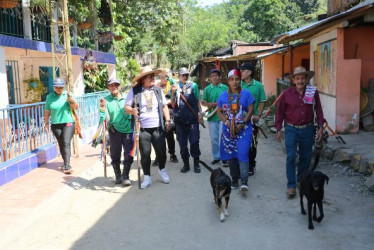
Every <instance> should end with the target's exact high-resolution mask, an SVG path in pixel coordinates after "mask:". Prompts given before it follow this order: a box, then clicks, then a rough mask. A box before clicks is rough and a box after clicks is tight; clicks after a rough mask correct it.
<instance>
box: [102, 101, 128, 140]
mask: <svg viewBox="0 0 374 250" xmlns="http://www.w3.org/2000/svg"><path fill="white" fill-rule="evenodd" d="M104 99H105V100H106V110H107V111H108V114H109V118H110V120H109V122H108V128H109V125H110V124H112V125H113V126H114V128H115V129H116V130H117V131H119V132H121V133H132V131H133V130H132V127H131V115H129V114H127V113H126V112H125V102H126V96H124V95H123V94H122V95H121V98H120V99H117V98H116V97H114V96H113V95H108V96H106V97H105V98H104ZM105 115H106V112H105V111H103V110H100V118H102V119H105Z"/></svg>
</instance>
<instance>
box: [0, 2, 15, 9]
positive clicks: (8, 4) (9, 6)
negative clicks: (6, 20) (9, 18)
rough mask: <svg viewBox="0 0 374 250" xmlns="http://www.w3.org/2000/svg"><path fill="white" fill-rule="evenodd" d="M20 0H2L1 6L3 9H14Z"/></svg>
mask: <svg viewBox="0 0 374 250" xmlns="http://www.w3.org/2000/svg"><path fill="white" fill-rule="evenodd" d="M17 5H18V0H0V7H1V8H3V9H13V8H15V7H17Z"/></svg>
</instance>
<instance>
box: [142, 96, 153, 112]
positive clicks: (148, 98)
mask: <svg viewBox="0 0 374 250" xmlns="http://www.w3.org/2000/svg"><path fill="white" fill-rule="evenodd" d="M148 92H150V95H148V94H145V91H143V96H144V98H145V103H146V108H147V113H149V112H152V104H153V91H148Z"/></svg>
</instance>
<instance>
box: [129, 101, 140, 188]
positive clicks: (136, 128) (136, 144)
mask: <svg viewBox="0 0 374 250" xmlns="http://www.w3.org/2000/svg"><path fill="white" fill-rule="evenodd" d="M138 103H139V100H138V96H135V99H134V107H135V108H136V107H138ZM134 120H135V123H134V132H133V140H134V145H133V147H132V150H131V152H130V155H131V156H132V157H134V156H135V152H136V166H137V169H138V188H139V189H140V182H141V181H140V174H141V173H140V172H141V164H140V150H139V134H140V122H139V114H138V115H137V116H134Z"/></svg>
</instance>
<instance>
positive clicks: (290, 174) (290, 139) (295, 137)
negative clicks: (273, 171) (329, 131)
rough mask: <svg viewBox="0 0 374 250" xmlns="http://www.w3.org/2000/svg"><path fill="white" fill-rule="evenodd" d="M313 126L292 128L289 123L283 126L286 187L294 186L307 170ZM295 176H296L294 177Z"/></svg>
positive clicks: (309, 160)
mask: <svg viewBox="0 0 374 250" xmlns="http://www.w3.org/2000/svg"><path fill="white" fill-rule="evenodd" d="M313 135H314V127H313V126H309V127H306V128H302V129H299V128H294V127H291V126H289V125H286V126H285V134H284V139H285V143H286V154H287V160H286V174H287V187H288V188H294V187H296V182H299V180H300V176H301V175H302V174H303V172H304V171H306V170H308V168H309V166H310V162H311V159H312V147H313ZM297 152H298V153H299V162H298V166H297V176H296V154H297ZM296 177H297V178H296Z"/></svg>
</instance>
